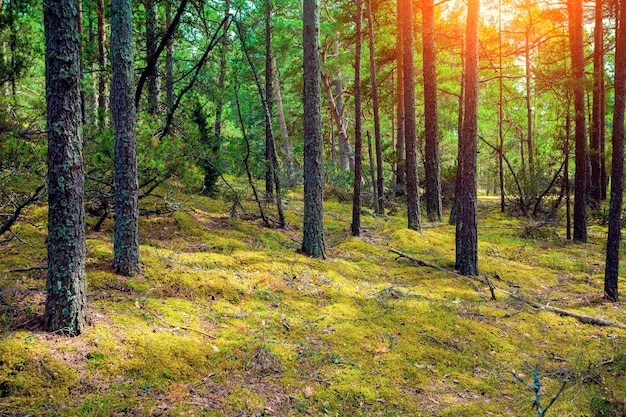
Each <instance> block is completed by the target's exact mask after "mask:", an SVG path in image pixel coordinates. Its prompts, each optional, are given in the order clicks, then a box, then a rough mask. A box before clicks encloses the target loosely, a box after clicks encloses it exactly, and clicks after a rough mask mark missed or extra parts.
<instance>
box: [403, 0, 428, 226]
mask: <svg viewBox="0 0 626 417" xmlns="http://www.w3.org/2000/svg"><path fill="white" fill-rule="evenodd" d="M399 2H401V4H402V13H401V15H402V19H403V24H404V27H403V28H402V32H403V35H404V37H403V40H404V42H403V51H404V56H403V59H404V138H405V144H406V196H407V218H408V228H409V229H412V230H421V228H422V225H421V221H420V204H419V203H420V202H419V189H418V180H417V143H416V142H417V139H416V133H415V84H414V82H413V68H414V62H413V4H412V1H411V0H399Z"/></svg>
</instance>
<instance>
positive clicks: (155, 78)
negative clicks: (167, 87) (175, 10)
mask: <svg viewBox="0 0 626 417" xmlns="http://www.w3.org/2000/svg"><path fill="white" fill-rule="evenodd" d="M143 5H144V7H145V9H146V63H148V62H150V60H151V59H153V57H154V55H155V54H156V51H157V44H158V42H157V39H158V35H157V27H158V26H157V25H158V23H157V19H158V17H157V16H158V10H157V2H156V0H144V2H143ZM146 65H147V64H146ZM160 90H161V86H160V81H159V67H158V65H155V66H154V67H152V68H151V69H150V71H149V73H148V113H150V114H157V113H158V112H159V101H160Z"/></svg>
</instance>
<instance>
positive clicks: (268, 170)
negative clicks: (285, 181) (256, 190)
mask: <svg viewBox="0 0 626 417" xmlns="http://www.w3.org/2000/svg"><path fill="white" fill-rule="evenodd" d="M270 91H272V0H265V106H266V107H267V111H266V112H265V199H266V200H267V201H274V167H273V164H272V148H273V145H274V135H273V133H272V119H271V117H272V106H273V102H272V94H270Z"/></svg>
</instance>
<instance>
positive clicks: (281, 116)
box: [272, 58, 293, 166]
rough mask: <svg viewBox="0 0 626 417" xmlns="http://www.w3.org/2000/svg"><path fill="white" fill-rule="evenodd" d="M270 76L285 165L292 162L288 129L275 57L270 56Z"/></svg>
mask: <svg viewBox="0 0 626 417" xmlns="http://www.w3.org/2000/svg"><path fill="white" fill-rule="evenodd" d="M272 76H273V79H274V86H273V88H274V100H275V101H276V112H277V113H278V123H279V124H280V135H281V137H282V139H283V152H284V153H285V159H286V161H287V165H288V166H289V165H291V164H292V163H293V154H292V152H291V142H289V131H288V130H287V121H286V119H285V109H284V108H283V98H282V95H281V94H280V77H279V75H278V69H277V68H276V59H275V58H272Z"/></svg>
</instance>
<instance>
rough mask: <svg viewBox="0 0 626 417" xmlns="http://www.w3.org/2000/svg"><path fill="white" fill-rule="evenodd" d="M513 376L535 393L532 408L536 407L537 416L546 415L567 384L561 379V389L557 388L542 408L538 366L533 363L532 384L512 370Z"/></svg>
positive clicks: (542, 416)
mask: <svg viewBox="0 0 626 417" xmlns="http://www.w3.org/2000/svg"><path fill="white" fill-rule="evenodd" d="M513 378H515V379H516V380H517V381H519V382H521V383H522V384H524V385H525V386H526V388H528V389H529V390H531V391H532V392H534V393H535V397H534V398H533V408H536V409H537V417H544V416H545V415H546V413H547V412H548V410H549V409H550V407H552V405H553V404H554V402H555V401H556V400H557V398H559V396H560V395H561V393H562V392H563V390H564V389H565V385H566V384H567V381H563V385H561V389H559V392H557V393H556V395H555V396H554V397H552V399H551V400H550V402H549V403H548V405H547V406H546V408H543V407H542V406H541V382H540V381H539V366H537V365H535V369H534V371H533V383H532V384H527V383H526V381H524V378H523V376H522V375H519V374H517V373H516V372H513Z"/></svg>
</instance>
